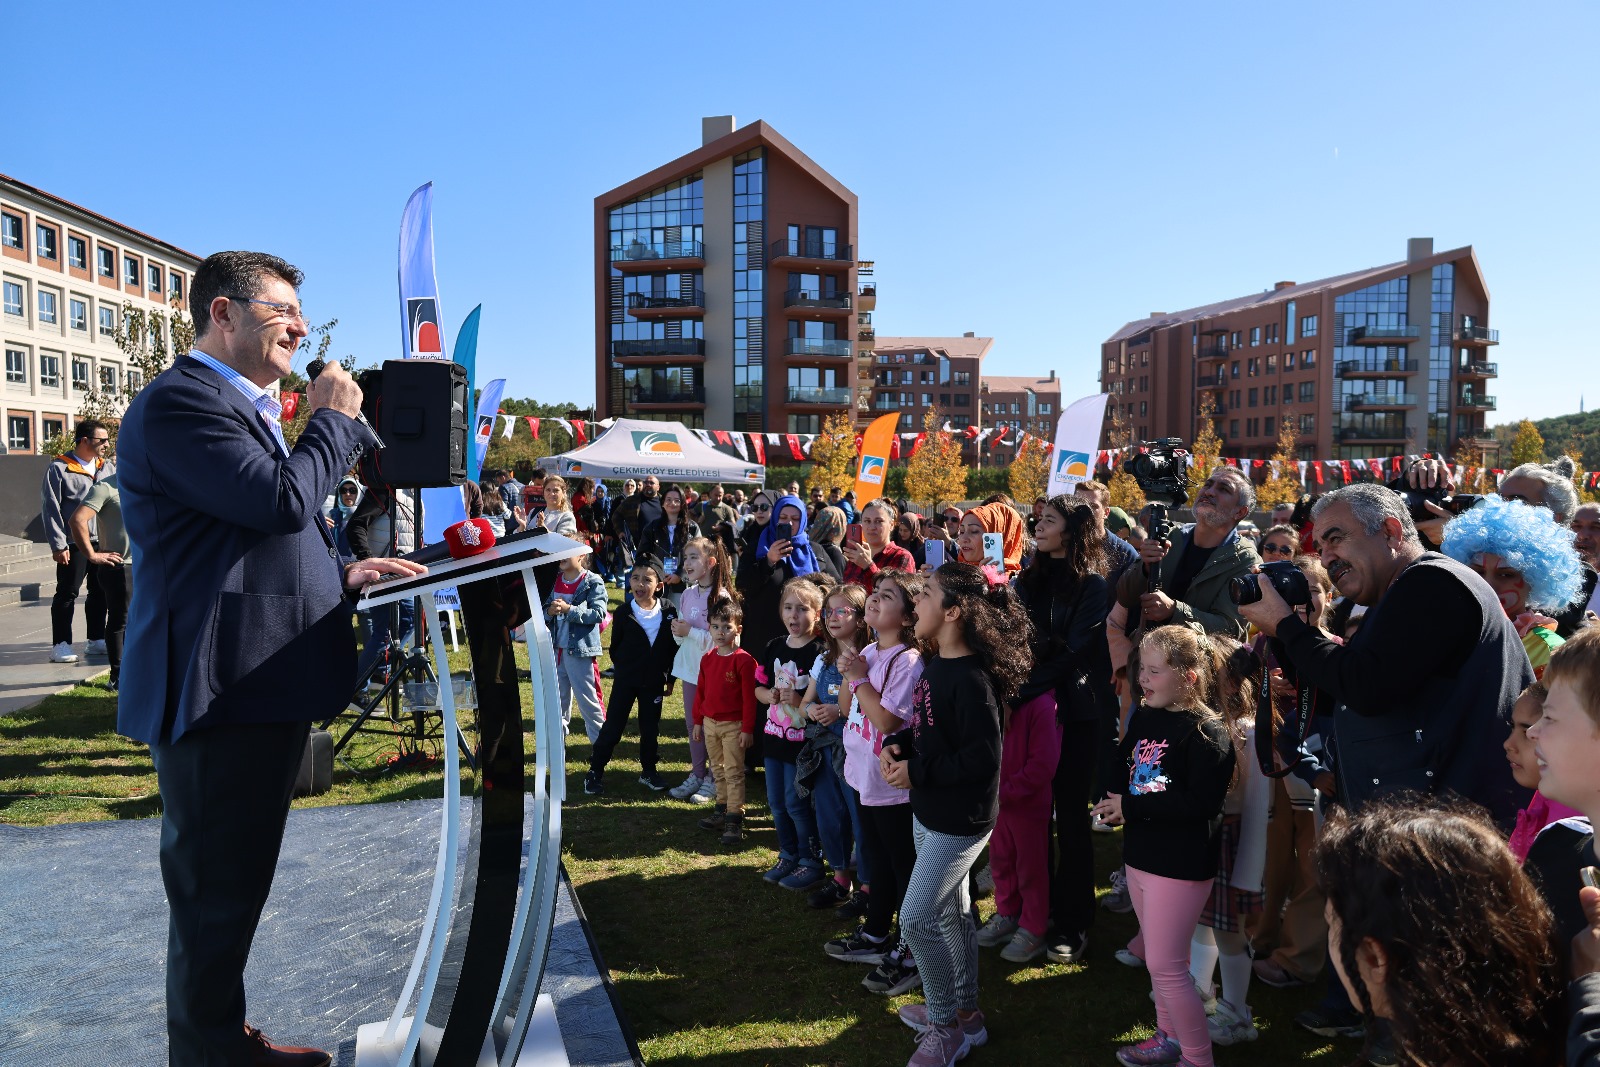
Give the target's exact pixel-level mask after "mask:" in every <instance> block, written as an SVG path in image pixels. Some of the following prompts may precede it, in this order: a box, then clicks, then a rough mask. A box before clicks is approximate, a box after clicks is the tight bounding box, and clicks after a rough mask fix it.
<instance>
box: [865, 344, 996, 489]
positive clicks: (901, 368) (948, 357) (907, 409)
mask: <svg viewBox="0 0 1600 1067" xmlns="http://www.w3.org/2000/svg"><path fill="white" fill-rule="evenodd" d="M992 347H994V338H992V337H978V336H977V335H976V334H972V333H967V334H964V335H962V336H961V337H881V336H880V337H878V338H877V339H876V342H875V347H874V349H873V355H872V357H871V364H870V365H871V367H872V369H873V380H872V383H871V389H872V392H871V397H872V399H871V403H870V408H871V410H870V411H869V412H868V414H869V416H870V417H874V418H875V417H877V416H879V415H883V414H885V413H887V412H891V411H898V412H899V413H900V425H899V431H900V432H901V433H914V432H917V431H920V430H921V429H922V418H923V415H924V414H926V413H927V410H928V409H929V408H930V407H937V408H938V409H939V410H940V411H941V412H943V414H944V421H948V422H949V423H950V425H951V426H953V427H955V428H956V429H965V428H966V427H968V426H976V427H978V428H979V429H982V428H983V425H984V422H983V409H982V407H981V401H980V400H979V395H980V390H981V385H982V379H983V358H984V357H985V356H987V355H988V354H989V349H990V348H992ZM962 452H963V458H964V459H965V460H966V461H967V462H968V463H972V462H975V461H976V459H977V456H978V451H977V446H976V444H975V443H973V442H967V443H966V444H965V446H964V447H963V449H962Z"/></svg>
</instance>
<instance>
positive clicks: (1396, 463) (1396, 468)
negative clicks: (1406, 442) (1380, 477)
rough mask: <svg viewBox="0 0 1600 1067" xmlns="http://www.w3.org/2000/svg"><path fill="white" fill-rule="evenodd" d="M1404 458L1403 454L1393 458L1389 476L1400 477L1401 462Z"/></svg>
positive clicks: (1390, 462) (1390, 463)
mask: <svg viewBox="0 0 1600 1067" xmlns="http://www.w3.org/2000/svg"><path fill="white" fill-rule="evenodd" d="M1403 458H1404V457H1402V456H1395V457H1394V458H1393V459H1391V460H1390V461H1389V477H1391V478H1398V477H1400V463H1401V460H1402V459H1403Z"/></svg>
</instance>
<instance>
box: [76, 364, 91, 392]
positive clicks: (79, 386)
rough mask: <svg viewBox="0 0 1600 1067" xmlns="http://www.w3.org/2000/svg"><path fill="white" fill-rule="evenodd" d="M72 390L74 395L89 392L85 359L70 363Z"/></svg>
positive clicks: (87, 365)
mask: <svg viewBox="0 0 1600 1067" xmlns="http://www.w3.org/2000/svg"><path fill="white" fill-rule="evenodd" d="M72 390H73V392H76V393H87V392H88V391H89V361H88V360H86V359H75V360H73V361H72Z"/></svg>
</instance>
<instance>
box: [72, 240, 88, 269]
mask: <svg viewBox="0 0 1600 1067" xmlns="http://www.w3.org/2000/svg"><path fill="white" fill-rule="evenodd" d="M67 266H69V267H77V268H78V269H79V270H87V269H88V267H89V242H88V241H85V240H84V239H83V238H82V237H74V236H72V235H71V234H68V235H67Z"/></svg>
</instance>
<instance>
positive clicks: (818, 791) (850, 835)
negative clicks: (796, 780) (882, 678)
mask: <svg viewBox="0 0 1600 1067" xmlns="http://www.w3.org/2000/svg"><path fill="white" fill-rule="evenodd" d="M828 729H830V730H832V731H833V733H834V735H835V736H836V737H838V738H839V739H840V740H839V742H838V743H839V744H841V745H842V744H844V740H843V739H844V720H843V719H840V720H839V721H838V722H836V723H834V724H833V725H831V726H830V727H828ZM811 786H812V788H811V799H812V800H813V801H814V802H815V804H816V821H817V835H818V836H819V837H821V838H822V853H823V855H825V856H827V857H828V864H829V866H831V867H832V868H833V869H834V870H835V871H855V872H856V877H857V878H858V879H859V880H860V881H861V882H863V883H865V882H867V874H866V864H865V863H863V862H861V859H860V857H859V856H858V855H857V853H858V852H859V850H858V849H857V847H856V842H858V841H860V840H861V812H860V804H859V801H858V799H857V797H856V791H855V790H854V789H851V788H850V783H849V782H846V781H845V780H844V779H843V778H841V777H840V776H839V775H837V774H835V773H834V770H833V760H831V759H824V760H823V761H822V768H821V770H819V771H817V776H816V778H814V779H813V780H812V783H811Z"/></svg>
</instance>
